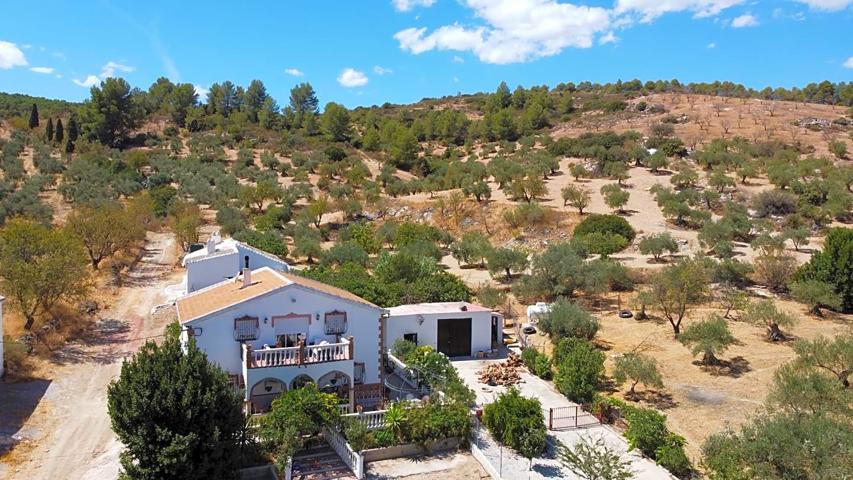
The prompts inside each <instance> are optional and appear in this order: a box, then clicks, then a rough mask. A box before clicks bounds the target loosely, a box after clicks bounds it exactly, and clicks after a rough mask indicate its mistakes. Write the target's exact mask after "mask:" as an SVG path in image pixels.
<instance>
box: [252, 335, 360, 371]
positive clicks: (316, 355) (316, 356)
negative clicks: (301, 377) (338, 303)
mask: <svg viewBox="0 0 853 480" xmlns="http://www.w3.org/2000/svg"><path fill="white" fill-rule="evenodd" d="M353 347H354V343H353V337H349V338H344V339H341V341H340V342H339V343H327V344H324V345H304V344H303V343H302V342H301V341H300V343H299V344H298V345H297V346H295V347H285V348H264V349H261V350H252V349H251V347H250V346H249V345H248V344H243V364H244V365H245V366H246V368H268V367H287V366H298V365H308V364H313V363H324V362H338V361H341V360H352V358H353Z"/></svg>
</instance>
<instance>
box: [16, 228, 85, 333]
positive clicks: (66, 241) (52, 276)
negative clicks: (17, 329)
mask: <svg viewBox="0 0 853 480" xmlns="http://www.w3.org/2000/svg"><path fill="white" fill-rule="evenodd" d="M87 263H88V262H87V261H86V253H85V252H84V251H83V246H82V245H81V244H80V242H79V241H78V240H77V238H76V237H74V236H73V235H68V233H67V232H65V231H64V230H62V229H58V228H50V227H45V226H44V225H41V224H37V223H34V222H30V221H27V220H23V219H17V218H16V219H12V220H9V221H8V222H7V223H6V226H5V227H4V228H3V229H2V230H0V284H2V287H3V293H4V294H5V295H6V297H7V298H8V299H9V300H10V301H11V302H10V303H12V305H13V306H14V307H15V308H17V309H18V310H19V311H20V312H21V315H22V316H23V317H24V320H25V323H24V328H25V329H26V330H31V329H32V327H33V324H34V323H35V321H36V319H38V318H39V317H42V316H46V315H49V314H50V313H51V312H52V310H53V308H54V307H55V306H57V305H58V304H59V303H60V302H65V301H71V300H74V299H79V298H81V297H83V296H84V295H85V294H86V293H87V292H88V290H89V281H88V272H87V271H86V265H87Z"/></svg>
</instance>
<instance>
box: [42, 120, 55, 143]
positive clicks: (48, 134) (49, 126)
mask: <svg viewBox="0 0 853 480" xmlns="http://www.w3.org/2000/svg"><path fill="white" fill-rule="evenodd" d="M44 134H45V136H46V137H47V141H48V142H52V141H53V119H52V118H48V119H47V127H45V128H44Z"/></svg>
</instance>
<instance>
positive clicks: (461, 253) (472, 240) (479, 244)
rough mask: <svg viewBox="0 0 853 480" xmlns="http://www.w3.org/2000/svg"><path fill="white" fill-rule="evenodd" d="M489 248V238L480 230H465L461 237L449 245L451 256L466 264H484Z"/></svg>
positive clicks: (490, 246) (490, 247)
mask: <svg viewBox="0 0 853 480" xmlns="http://www.w3.org/2000/svg"><path fill="white" fill-rule="evenodd" d="M491 249H492V244H491V242H489V238H488V237H487V236H485V235H483V234H482V233H480V232H466V233H465V234H463V235H462V238H460V239H459V240H457V241H455V242H453V243H452V244H451V245H450V252H451V254H452V255H453V258H455V259H456V260H457V261H459V262H460V263H462V262H464V263H465V264H466V265H472V264H474V263H477V264H480V266H484V265H485V262H486V257H487V256H488V254H489V252H490V251H491Z"/></svg>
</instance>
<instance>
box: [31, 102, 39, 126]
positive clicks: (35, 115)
mask: <svg viewBox="0 0 853 480" xmlns="http://www.w3.org/2000/svg"><path fill="white" fill-rule="evenodd" d="M38 126H39V107H37V106H36V104H35V103H34V104H33V109H32V110H30V128H31V129H33V128H36V127H38Z"/></svg>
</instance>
